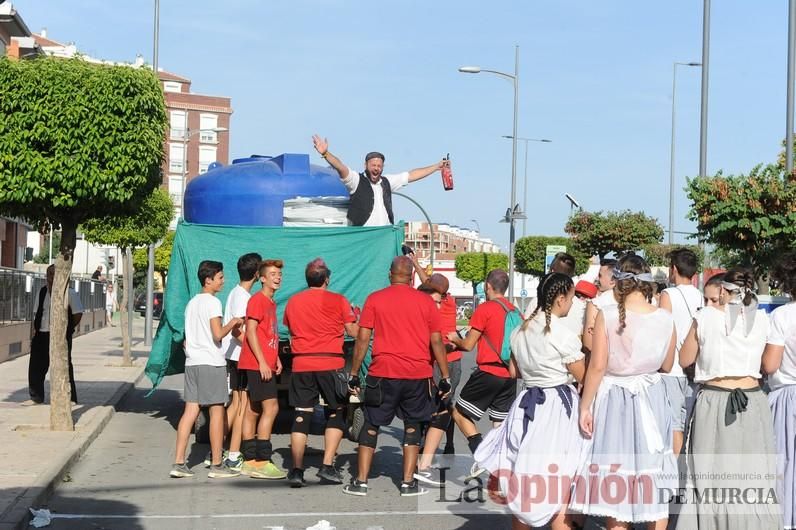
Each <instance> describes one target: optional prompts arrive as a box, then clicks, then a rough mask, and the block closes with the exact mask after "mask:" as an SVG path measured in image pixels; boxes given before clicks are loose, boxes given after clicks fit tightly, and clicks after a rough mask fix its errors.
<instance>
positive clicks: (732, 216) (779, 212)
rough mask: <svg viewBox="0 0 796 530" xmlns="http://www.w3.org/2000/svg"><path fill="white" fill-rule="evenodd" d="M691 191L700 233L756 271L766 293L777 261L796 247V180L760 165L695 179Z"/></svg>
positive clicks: (773, 167)
mask: <svg viewBox="0 0 796 530" xmlns="http://www.w3.org/2000/svg"><path fill="white" fill-rule="evenodd" d="M686 192H687V194H688V198H689V199H691V203H692V204H691V211H690V212H689V219H691V220H692V221H696V223H697V230H698V233H699V235H700V236H701V237H702V238H704V239H705V240H707V241H708V242H710V243H713V244H714V245H716V246H717V247H718V248H719V249H721V250H723V251H724V253H725V254H724V255H725V256H727V257H732V258H733V261H734V260H735V259H740V264H742V265H746V266H749V267H752V268H753V270H754V271H755V275H756V276H757V278H758V287H759V290H760V292H761V293H763V294H765V293H767V292H768V282H767V274H768V270H769V268H770V267H771V265H772V264H773V262H774V260H775V259H776V258H777V257H778V256H779V255H781V254H782V253H784V252H787V251H788V250H790V249H793V248H796V178H794V177H793V176H790V177H789V178H788V180H786V178H785V173H784V169H783V168H782V167H780V166H779V165H777V164H770V165H766V166H763V165H758V166H756V167H755V168H753V169H752V171H750V172H749V174H748V175H743V174H741V175H729V176H724V174H723V173H722V172H719V173H717V174H716V175H714V176H712V177H697V178H694V179H690V180H689V181H688V184H687V186H686Z"/></svg>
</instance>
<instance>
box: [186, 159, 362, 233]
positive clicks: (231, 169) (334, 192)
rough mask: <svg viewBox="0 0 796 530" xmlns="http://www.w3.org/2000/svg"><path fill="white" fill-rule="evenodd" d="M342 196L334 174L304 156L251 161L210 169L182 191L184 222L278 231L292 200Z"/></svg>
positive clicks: (240, 160) (338, 180)
mask: <svg viewBox="0 0 796 530" xmlns="http://www.w3.org/2000/svg"><path fill="white" fill-rule="evenodd" d="M321 196H348V191H347V190H346V189H345V186H343V184H342V182H340V176H339V175H338V174H337V172H336V171H335V170H333V169H331V168H328V167H321V166H316V165H312V164H310V157H309V155H306V154H292V153H285V154H282V155H279V156H276V157H267V156H256V155H255V156H252V157H250V158H239V159H236V160H233V161H232V164H231V165H229V166H221V165H218V166H216V167H212V166H211V169H209V170H208V171H207V173H205V174H204V175H200V176H199V177H196V178H194V179H193V180H191V182H189V183H188V186H187V189H186V190H185V213H184V217H185V220H186V221H188V222H190V223H201V224H216V225H238V226H282V213H283V203H284V201H285V200H286V199H293V198H295V197H321Z"/></svg>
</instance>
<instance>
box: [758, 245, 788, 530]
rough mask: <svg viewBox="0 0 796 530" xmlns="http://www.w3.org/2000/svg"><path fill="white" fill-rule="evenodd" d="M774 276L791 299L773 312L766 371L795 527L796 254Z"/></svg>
mask: <svg viewBox="0 0 796 530" xmlns="http://www.w3.org/2000/svg"><path fill="white" fill-rule="evenodd" d="M771 278H772V279H773V280H774V281H775V282H776V284H777V287H778V288H779V290H780V291H781V292H783V293H787V294H789V295H790V297H791V302H790V303H788V304H786V305H784V306H782V307H778V308H777V309H775V310H774V312H773V313H771V326H770V328H769V330H768V339H766V342H767V344H766V349H765V351H764V352H763V371H764V372H766V373H767V374H770V376H769V378H768V385H769V387H770V388H771V393H770V394H769V395H768V404H769V405H770V406H771V414H772V415H773V416H774V442H775V444H776V448H777V454H778V455H777V497H778V499H779V502H780V505H781V506H782V511H783V515H784V518H785V528H796V443H794V442H796V254H790V255H789V256H786V257H785V258H784V259H783V260H782V261H781V262H780V263H778V264H777V265H776V266H775V267H774V270H773V271H772V272H771Z"/></svg>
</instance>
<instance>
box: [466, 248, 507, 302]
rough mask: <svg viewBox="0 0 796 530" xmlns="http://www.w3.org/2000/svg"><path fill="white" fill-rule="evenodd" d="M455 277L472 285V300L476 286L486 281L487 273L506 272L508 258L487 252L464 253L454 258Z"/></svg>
mask: <svg viewBox="0 0 796 530" xmlns="http://www.w3.org/2000/svg"><path fill="white" fill-rule="evenodd" d="M455 266H456V277H457V278H459V279H460V280H463V281H465V282H470V283H472V285H473V299H475V297H476V286H477V285H478V284H479V283H481V282H483V281H484V280H485V279H486V276H487V274H489V271H491V270H493V269H503V270H505V271H508V268H509V257H508V256H507V255H505V254H497V253H494V254H493V253H487V252H465V253H463V254H459V255H458V256H456V264H455Z"/></svg>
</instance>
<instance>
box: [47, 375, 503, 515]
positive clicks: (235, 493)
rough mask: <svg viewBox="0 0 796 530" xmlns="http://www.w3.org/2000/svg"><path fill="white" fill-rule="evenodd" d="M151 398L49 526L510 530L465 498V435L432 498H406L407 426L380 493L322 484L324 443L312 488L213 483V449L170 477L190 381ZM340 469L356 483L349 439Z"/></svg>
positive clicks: (380, 475)
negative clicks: (209, 461)
mask: <svg viewBox="0 0 796 530" xmlns="http://www.w3.org/2000/svg"><path fill="white" fill-rule="evenodd" d="M465 374H469V370H465ZM464 379H466V375H465V377H464ZM147 392H148V389H147V388H143V387H141V388H136V389H135V390H134V391H133V392H132V393H131V394H129V395H128V396H127V398H125V400H123V401H122V402H121V403H120V406H119V407H118V412H117V414H116V415H115V416H114V417H113V419H112V420H111V422H110V423H109V424H108V426H107V427H106V428H105V430H104V432H103V433H102V434H101V435H100V436H99V437H98V438H97V440H96V441H95V442H94V443H93V444H92V445H91V447H90V448H89V450H88V451H87V452H86V454H85V455H83V457H82V458H81V460H80V461H79V462H78V464H77V465H76V466H75V467H74V468H73V469H72V470H71V472H70V474H69V476H68V477H67V481H65V482H63V483H62V484H61V485H60V486H59V487H58V488H57V490H56V491H55V493H54V495H53V497H52V499H51V500H50V502H49V503H48V506H47V507H48V508H49V509H50V510H51V511H52V512H53V516H54V518H53V520H52V524H51V526H50V527H49V528H53V529H67V528H68V529H100V528H109V529H124V530H132V529H167V528H168V529H172V528H198V529H211V528H212V529H215V528H223V529H250V528H274V529H276V528H284V529H306V528H311V527H313V526H314V525H317V524H318V523H319V521H321V520H326V521H328V522H329V523H330V525H331V527H336V528H337V529H338V530H342V529H346V530H347V529H352V530H353V529H363V530H364V529H374V530H375V529H378V528H383V529H390V530H391V529H404V528H405V529H415V528H428V529H434V530H445V529H454V528H470V529H476V528H478V529H482V528H489V529H490V530H501V529H504V528H510V520H509V519H510V518H509V517H508V516H507V515H505V514H504V513H501V512H499V511H490V510H499V509H500V508H499V507H498V506H496V505H494V504H493V503H491V501H489V500H488V499H487V498H486V497H487V496H486V494H485V492H484V491H483V490H482V489H479V488H478V484H477V483H471V484H469V486H468V488H467V491H464V492H463V489H464V485H463V481H462V477H464V475H465V474H466V470H467V469H469V465H470V463H471V462H472V460H471V457H470V455H469V452H468V451H467V444H466V442H465V440H464V438H462V437H461V435H460V434H458V433H457V436H458V438H457V441H456V444H457V449H458V450H459V451H461V452H462V453H463V454H461V455H459V456H457V457H454V458H453V459H452V460H451V461H449V465H450V466H451V469H450V470H449V471H448V473H447V476H448V478H449V486H448V487H447V488H446V489H445V491H444V492H442V491H441V490H437V489H432V490H431V491H430V493H429V494H427V495H425V496H422V497H409V498H402V497H400V496H399V494H398V484H399V480H400V474H401V456H400V438H401V436H402V426H401V424H400V423H399V422H398V421H396V422H395V423H393V425H392V426H390V427H389V428H387V429H383V430H382V433H381V435H380V436H379V449H378V450H377V453H376V460H375V462H374V466H373V469H372V470H371V479H370V481H369V485H370V492H369V494H368V496H367V497H364V498H363V497H352V496H349V495H345V494H343V493H342V489H341V486H337V485H321V484H319V483H318V481H317V479H316V478H315V472H316V470H317V466H319V465H320V463H321V457H322V454H321V452H320V451H319V449H320V448H322V443H323V440H322V437H320V436H314V435H313V436H311V437H310V450H309V451H308V455H307V458H306V467H307V471H306V473H305V477H306V478H307V482H308V485H307V487H305V488H301V489H291V488H289V487H288V486H287V483H286V482H285V481H264V480H256V479H251V478H248V477H237V478H230V479H215V480H214V479H209V478H207V473H206V470H205V469H204V467H203V465H202V460H203V459H204V455H205V454H206V452H207V451H208V449H209V447H208V446H207V445H204V444H194V445H193V446H192V447H191V448H189V454H190V456H189V465H190V466H192V467H193V469H194V471H195V472H196V475H195V476H194V477H193V478H185V479H172V478H169V476H168V473H169V470H170V467H171V464H172V462H173V459H174V441H175V427H176V424H177V422H178V420H179V417H180V414H181V413H182V406H183V403H182V400H181V394H182V376H173V377H168V378H166V379H165V380H164V381H163V384H162V385H161V387H160V388H159V389H158V390H157V391H156V392H155V393H154V394H153V395H152V396H150V397H145V396H146V393H147ZM484 427H486V426H484ZM273 444H274V447H275V449H276V452H277V455H276V456H275V457H274V460H275V462H276V463H277V465H281V466H282V467H283V468H288V466H289V465H290V456H289V435H288V434H286V433H284V434H276V435H274V437H273ZM337 465H338V467H339V468H340V469H341V470H342V471H343V474H344V476H345V477H346V480H347V479H348V477H349V475H350V472H352V471H354V470H355V469H356V452H355V445H354V444H353V443H351V442H349V441H347V440H344V442H343V444H342V446H341V448H340V451H339V456H338V459H337ZM460 494H461V495H460ZM482 500H483V502H482ZM318 528H329V527H323V526H321V527H318Z"/></svg>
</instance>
